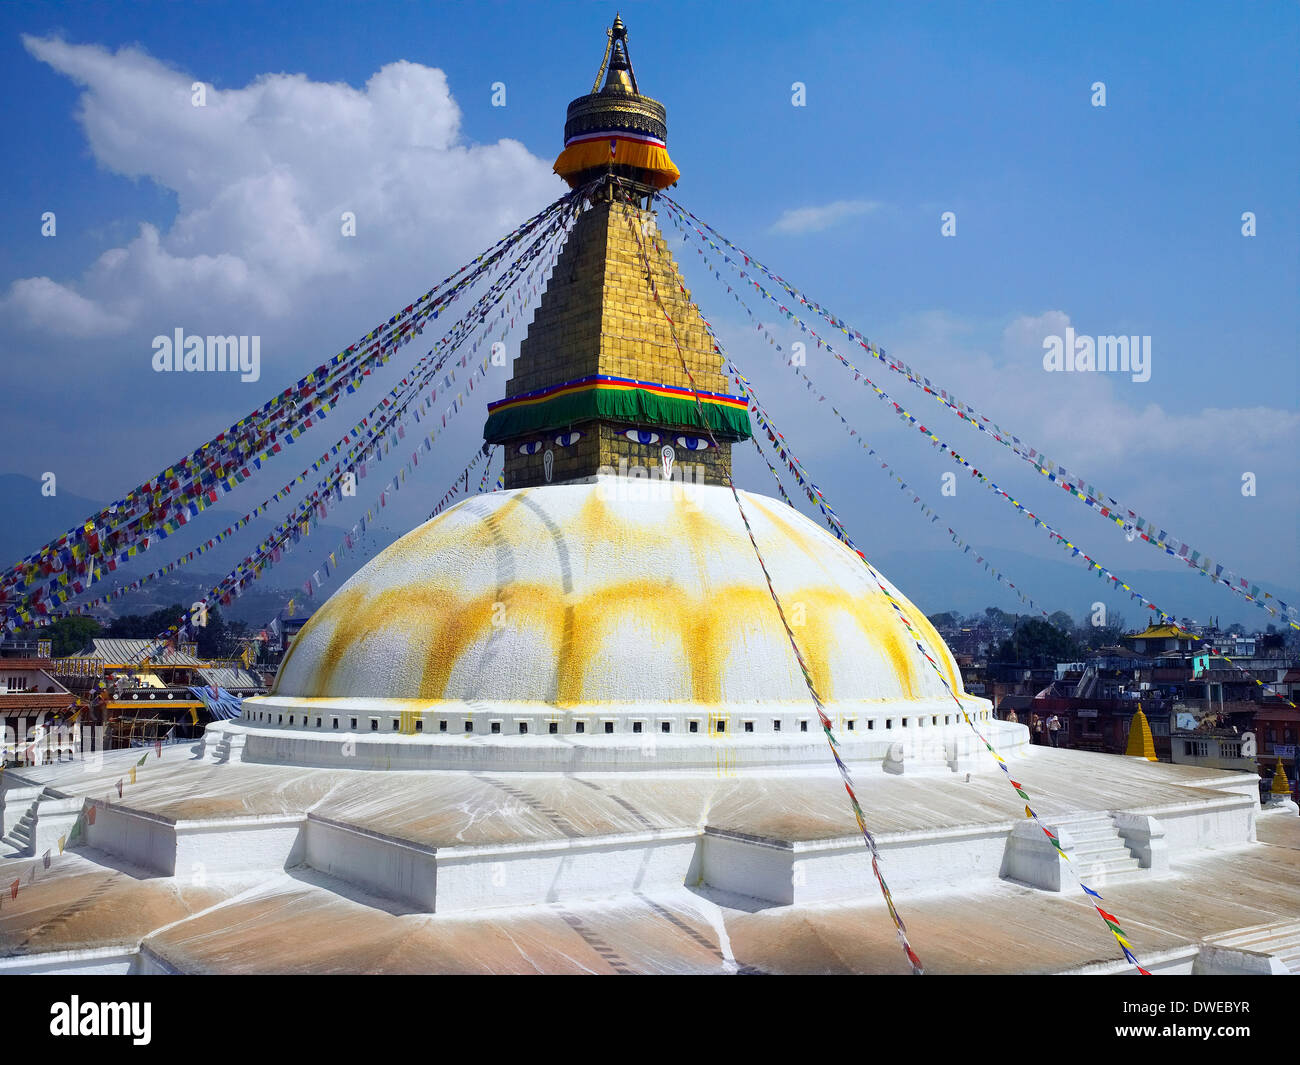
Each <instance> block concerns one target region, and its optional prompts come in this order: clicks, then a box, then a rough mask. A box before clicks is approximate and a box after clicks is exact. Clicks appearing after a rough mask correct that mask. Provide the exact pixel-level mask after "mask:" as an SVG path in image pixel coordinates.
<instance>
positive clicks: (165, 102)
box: [0, 36, 563, 337]
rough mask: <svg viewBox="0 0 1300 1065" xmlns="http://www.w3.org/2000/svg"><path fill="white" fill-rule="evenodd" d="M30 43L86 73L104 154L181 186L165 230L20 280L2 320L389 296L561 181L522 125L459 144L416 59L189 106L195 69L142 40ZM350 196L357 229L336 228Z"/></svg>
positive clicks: (185, 316) (120, 168) (446, 102)
mask: <svg viewBox="0 0 1300 1065" xmlns="http://www.w3.org/2000/svg"><path fill="white" fill-rule="evenodd" d="M23 43H24V45H25V46H26V48H27V50H28V52H30V53H31V55H33V56H34V57H36V58H37V59H39V60H40V61H42V62H44V63H47V64H48V65H49V66H51V67H52V68H53V69H55V70H56V71H58V72H60V73H62V74H64V75H66V76H67V77H69V78H70V79H72V80H73V81H75V82H77V83H78V84H80V85H81V86H83V87H84V89H85V91H84V92H83V94H82V96H81V98H80V100H79V105H78V111H77V117H78V120H79V121H80V123H81V126H82V128H83V130H84V132H85V135H86V138H87V141H88V142H89V145H90V148H91V151H92V152H93V154H94V156H95V158H96V160H97V161H98V162H99V163H100V164H101V165H102V166H103V167H105V168H106V169H107V170H110V171H113V172H115V173H118V174H123V175H126V176H129V177H143V178H147V179H149V180H152V181H154V182H156V183H158V184H159V185H161V186H163V187H165V188H167V189H170V190H173V191H174V192H175V194H176V199H177V206H178V211H177V215H176V217H175V219H174V221H173V222H172V224H171V225H170V227H169V228H167V230H166V231H165V232H159V231H158V230H157V229H156V228H155V227H153V226H150V225H141V226H140V230H139V235H138V236H137V237H136V238H135V239H134V240H132V241H130V242H129V243H128V244H126V245H125V246H123V247H118V248H114V249H112V250H110V251H109V252H107V253H105V254H104V255H102V256H101V257H100V258H99V259H98V261H96V262H95V263H94V264H93V265H92V266H90V268H89V269H88V270H87V271H86V273H85V274H84V276H83V277H81V278H80V279H78V280H75V281H64V282H62V283H60V282H57V281H54V280H51V279H49V278H27V279H21V280H18V281H15V282H14V283H13V284H12V286H11V287H10V289H9V291H8V293H7V295H6V296H5V297H4V298H3V299H2V300H0V320H2V319H3V318H4V317H7V318H8V320H9V322H10V324H11V325H14V326H17V327H19V328H22V329H24V330H30V331H33V332H45V333H47V334H50V335H53V336H55V337H58V336H63V337H85V336H90V335H93V334H100V335H103V334H109V333H122V332H124V331H127V330H133V331H134V334H135V335H152V334H153V333H155V332H159V331H163V327H164V326H166V327H167V328H170V327H171V324H172V323H179V322H184V321H189V320H193V318H194V317H195V316H203V317H220V316H221V315H222V314H223V313H224V314H226V315H227V316H230V315H259V316H263V319H264V318H265V317H266V316H269V317H271V318H281V317H284V318H287V317H290V316H291V315H292V313H293V309H294V308H295V306H297V305H299V303H300V302H301V301H302V300H303V299H304V298H310V299H311V300H312V301H313V302H317V303H321V302H328V301H330V300H336V299H343V298H347V297H348V296H349V295H350V294H351V295H352V296H353V298H355V295H356V293H355V292H354V291H353V290H352V289H351V286H352V285H355V284H361V285H363V286H364V289H365V291H367V292H371V291H373V292H380V291H384V290H385V289H386V288H387V289H389V290H390V291H392V292H393V296H392V299H391V301H390V302H394V303H396V302H397V301H399V300H402V299H404V298H409V297H410V296H412V295H415V294H418V292H420V291H421V290H422V287H423V284H427V282H429V281H430V280H436V279H437V277H441V276H442V274H443V273H445V272H446V271H447V268H448V267H450V266H453V265H457V264H459V263H460V262H462V261H463V260H464V259H466V258H468V257H470V256H471V255H472V254H474V253H475V252H476V251H477V250H480V249H481V248H482V247H484V246H486V245H487V244H489V243H491V242H492V241H493V240H495V239H496V238H497V237H499V236H500V235H501V234H502V233H503V232H504V231H506V230H508V229H509V228H511V227H512V226H514V225H515V224H517V223H518V221H519V220H520V219H522V218H525V217H527V216H528V215H530V214H532V213H534V212H535V211H536V210H538V209H539V208H540V207H541V206H543V205H544V204H545V203H547V202H549V201H550V200H552V199H554V198H555V197H556V196H557V195H559V193H560V192H562V191H563V186H562V185H561V183H560V182H559V179H558V178H556V177H555V176H554V175H553V174H551V172H550V162H549V161H548V160H544V159H540V158H538V157H536V156H533V155H532V154H530V153H529V152H528V151H527V150H526V149H525V148H524V147H523V145H521V144H519V143H518V142H516V141H510V140H502V141H499V142H498V143H496V144H488V145H469V144H466V143H464V141H463V139H462V136H461V131H460V119H461V115H460V109H459V108H458V106H457V105H456V102H455V100H454V99H453V97H452V95H451V91H450V88H449V86H448V84H447V79H446V76H445V75H444V74H443V72H442V71H441V70H437V69H433V68H429V67H425V66H421V65H419V64H417V63H410V62H405V61H402V62H395V63H390V64H388V65H386V66H384V67H383V68H382V69H380V70H379V71H378V72H377V73H376V74H374V75H373V76H372V77H371V78H370V79H369V81H368V82H367V83H366V85H365V87H364V88H363V89H355V88H352V87H351V86H348V85H342V84H326V83H322V82H314V81H311V80H310V79H308V78H307V77H305V76H304V75H301V74H297V75H289V74H267V75H263V76H261V77H259V78H257V79H256V80H254V81H253V82H251V83H250V84H248V85H246V86H244V87H242V88H235V89H229V90H217V89H215V88H213V87H212V86H211V85H209V86H208V88H207V95H206V105H205V106H203V107H195V106H193V104H192V101H191V86H192V84H193V82H195V81H196V80H202V77H201V75H197V76H192V75H190V74H186V73H183V72H180V71H177V70H175V69H173V68H171V67H169V66H167V65H166V64H164V63H162V62H160V61H159V60H157V59H155V58H153V57H151V56H149V55H146V54H145V53H143V52H142V51H139V50H138V49H134V48H123V49H120V50H119V51H117V52H115V53H114V52H110V51H108V50H106V49H104V48H101V47H98V46H95V45H79V44H69V43H67V42H65V41H62V40H59V39H56V38H36V37H30V36H24V38H23ZM344 211H351V212H353V213H354V214H355V215H356V229H357V236H356V237H355V238H345V237H343V236H342V234H341V232H340V226H341V220H340V216H341V215H342V213H343V212H344ZM161 318H165V319H166V321H165V322H162V321H161ZM286 324H287V323H286ZM240 331H242V330H240Z"/></svg>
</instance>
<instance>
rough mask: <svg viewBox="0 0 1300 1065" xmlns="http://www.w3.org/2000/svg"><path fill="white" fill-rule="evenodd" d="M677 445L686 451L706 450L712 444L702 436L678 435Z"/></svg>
mask: <svg viewBox="0 0 1300 1065" xmlns="http://www.w3.org/2000/svg"><path fill="white" fill-rule="evenodd" d="M677 446H678V447H684V448H685V449H686V450H687V451H706V450H708V449H709V448H710V447H712V446H713V445H712V444H710V443H709V442H708V440H706V439H705V438H704V437H702V436H679V437H678V438H677Z"/></svg>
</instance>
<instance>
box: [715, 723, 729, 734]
mask: <svg viewBox="0 0 1300 1065" xmlns="http://www.w3.org/2000/svg"><path fill="white" fill-rule="evenodd" d="M714 731H715V732H726V731H727V723H726V722H725V721H719V722H718V724H717V726H716V727H715V729H714Z"/></svg>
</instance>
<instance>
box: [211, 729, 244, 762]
mask: <svg viewBox="0 0 1300 1065" xmlns="http://www.w3.org/2000/svg"><path fill="white" fill-rule="evenodd" d="M247 740H248V737H247V736H246V735H245V734H244V733H242V732H238V733H232V732H230V731H228V730H227V729H224V728H221V727H220V726H217V725H209V726H208V727H207V729H206V730H205V731H204V733H203V759H204V761H206V762H213V763H215V764H217V765H221V764H223V763H225V762H239V761H242V760H243V754H242V752H243V748H244V744H245V742H247Z"/></svg>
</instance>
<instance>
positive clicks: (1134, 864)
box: [1058, 813, 1142, 886]
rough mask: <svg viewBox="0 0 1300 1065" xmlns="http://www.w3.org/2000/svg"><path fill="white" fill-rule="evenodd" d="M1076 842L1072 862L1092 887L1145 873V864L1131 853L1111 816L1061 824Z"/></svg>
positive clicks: (1077, 819) (1081, 876)
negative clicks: (1142, 871) (1143, 867)
mask: <svg viewBox="0 0 1300 1065" xmlns="http://www.w3.org/2000/svg"><path fill="white" fill-rule="evenodd" d="M1058 824H1059V825H1060V827H1061V828H1062V829H1064V830H1065V831H1066V832H1067V833H1069V839H1070V840H1071V841H1072V842H1073V846H1072V847H1070V861H1071V862H1072V863H1074V869H1075V872H1076V873H1078V874H1079V877H1080V878H1081V879H1083V880H1085V881H1086V882H1087V883H1088V884H1090V885H1094V886H1095V885H1096V884H1098V883H1105V882H1106V881H1107V880H1111V881H1114V880H1115V879H1116V878H1117V877H1123V876H1128V875H1131V874H1134V873H1138V872H1141V869H1142V863H1141V862H1140V861H1138V859H1137V858H1135V857H1134V856H1133V854H1132V852H1131V851H1130V850H1129V849H1128V845H1127V844H1125V842H1124V839H1123V837H1121V836H1120V834H1119V830H1118V829H1117V828H1116V827H1115V820H1114V818H1113V817H1111V815H1110V814H1104V813H1102V814H1087V815H1084V816H1082V817H1072V818H1070V819H1069V820H1062V821H1059V822H1058Z"/></svg>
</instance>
